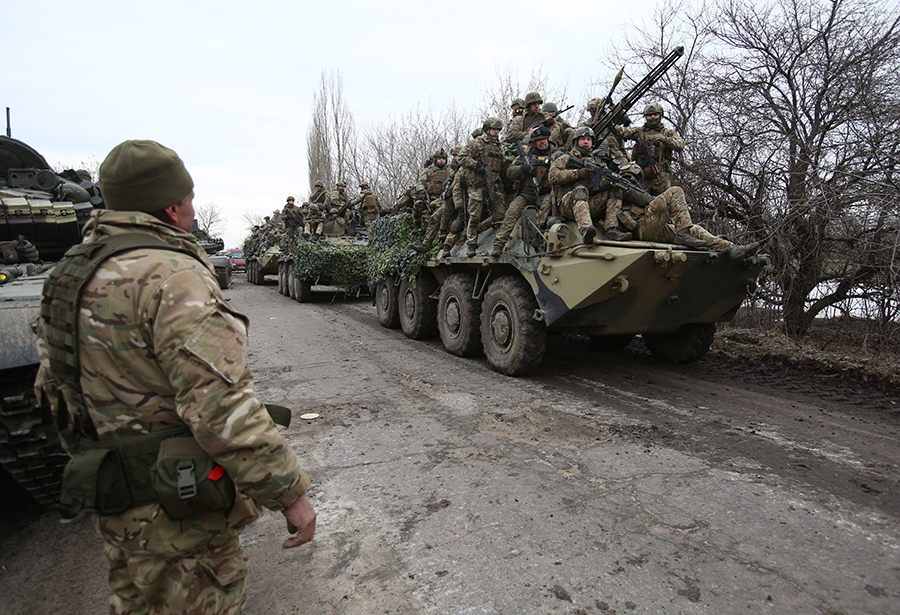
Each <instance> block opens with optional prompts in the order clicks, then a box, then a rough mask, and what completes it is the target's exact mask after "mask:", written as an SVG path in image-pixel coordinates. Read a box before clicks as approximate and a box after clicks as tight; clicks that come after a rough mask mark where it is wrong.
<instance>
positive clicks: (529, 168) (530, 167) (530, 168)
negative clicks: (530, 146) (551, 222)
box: [516, 141, 541, 207]
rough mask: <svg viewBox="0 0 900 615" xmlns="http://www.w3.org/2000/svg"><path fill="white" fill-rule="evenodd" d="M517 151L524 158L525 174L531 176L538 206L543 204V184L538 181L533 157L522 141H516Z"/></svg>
mask: <svg viewBox="0 0 900 615" xmlns="http://www.w3.org/2000/svg"><path fill="white" fill-rule="evenodd" d="M516 153H517V154H518V155H519V158H521V160H522V167H523V168H522V170H523V171H524V172H525V175H527V176H529V177H530V178H531V185H532V186H534V198H535V200H536V202H537V205H538V207H540V206H541V184H540V183H539V182H538V178H537V176H536V175H535V173H534V164H532V162H531V158H529V157H528V154H526V153H525V148H524V147H522V142H521V141H516Z"/></svg>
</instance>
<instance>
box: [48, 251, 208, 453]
mask: <svg viewBox="0 0 900 615" xmlns="http://www.w3.org/2000/svg"><path fill="white" fill-rule="evenodd" d="M145 248H149V249H154V250H169V251H173V252H181V253H183V254H187V255H190V256H192V257H194V258H196V259H197V260H198V261H200V262H201V263H202V262H203V261H202V259H201V257H200V256H199V255H198V254H197V253H195V252H193V251H191V250H189V249H188V248H183V247H181V246H176V245H172V244H170V243H166V242H165V241H163V240H161V239H158V238H156V237H153V236H152V235H148V234H146V233H125V234H122V235H115V236H113V237H106V238H103V239H100V240H98V241H94V242H90V243H81V244H78V245H76V246H73V247H72V248H70V249H69V250H68V251H67V252H66V254H65V255H64V256H63V259H62V260H61V261H60V262H59V263H58V264H57V265H56V267H54V268H53V270H52V271H51V272H50V277H49V278H48V279H47V281H46V282H45V283H44V291H43V299H42V301H41V319H42V320H43V330H44V335H45V337H46V340H47V354H48V355H49V359H50V375H51V376H52V377H54V378H56V379H58V380H59V382H60V399H59V400H58V401H59V411H58V413H57V417H56V418H57V429H58V430H59V432H60V435H61V436H64V437H65V436H69V437H70V438H74V439H75V440H80V439H84V438H87V439H90V440H97V439H98V437H97V430H96V428H95V427H94V424H93V422H92V421H91V420H90V417H89V416H88V414H87V412H86V411H85V406H84V397H83V393H82V391H81V381H80V377H79V376H80V371H81V370H80V364H79V361H78V347H77V346H78V311H79V305H80V302H81V295H82V292H83V290H84V287H85V285H86V284H87V283H88V281H90V280H91V279H92V278H93V277H94V273H95V272H96V271H97V268H98V267H99V266H100V265H101V264H102V263H103V262H104V261H106V260H107V259H108V258H110V257H111V256H114V255H116V254H120V253H122V252H129V251H132V250H137V249H145ZM70 416H71V417H72V419H73V420H72V421H71V429H70V421H69V417H70Z"/></svg>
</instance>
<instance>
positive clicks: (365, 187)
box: [359, 181, 369, 190]
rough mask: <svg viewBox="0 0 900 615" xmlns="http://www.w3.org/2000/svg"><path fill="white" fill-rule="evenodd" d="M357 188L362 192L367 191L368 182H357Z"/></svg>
mask: <svg viewBox="0 0 900 615" xmlns="http://www.w3.org/2000/svg"><path fill="white" fill-rule="evenodd" d="M359 187H360V188H362V189H364V190H368V188H369V182H365V181H363V182H359Z"/></svg>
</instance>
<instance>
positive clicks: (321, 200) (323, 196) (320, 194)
mask: <svg viewBox="0 0 900 615" xmlns="http://www.w3.org/2000/svg"><path fill="white" fill-rule="evenodd" d="M326 201H328V191H327V190H325V188H322V189H321V190H319V191H317V192H313V193H312V194H311V195H310V196H309V202H310V203H316V204H318V205H324V204H325V202H326Z"/></svg>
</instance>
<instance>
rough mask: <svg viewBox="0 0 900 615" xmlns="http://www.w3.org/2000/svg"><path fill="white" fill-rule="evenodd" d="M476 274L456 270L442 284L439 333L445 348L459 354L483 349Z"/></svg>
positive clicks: (463, 355)
mask: <svg viewBox="0 0 900 615" xmlns="http://www.w3.org/2000/svg"><path fill="white" fill-rule="evenodd" d="M474 289H475V276H473V275H471V274H468V273H454V274H453V275H451V276H450V277H448V278H447V279H446V280H444V283H443V284H442V285H441V295H440V298H439V299H438V332H439V333H440V334H441V341H442V342H443V343H444V348H446V349H447V352H449V353H450V354H455V355H456V356H458V357H471V356H475V355H476V354H478V353H479V352H480V351H481V323H480V318H479V316H480V315H481V301H479V300H476V299H474V298H472V294H473V292H474Z"/></svg>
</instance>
